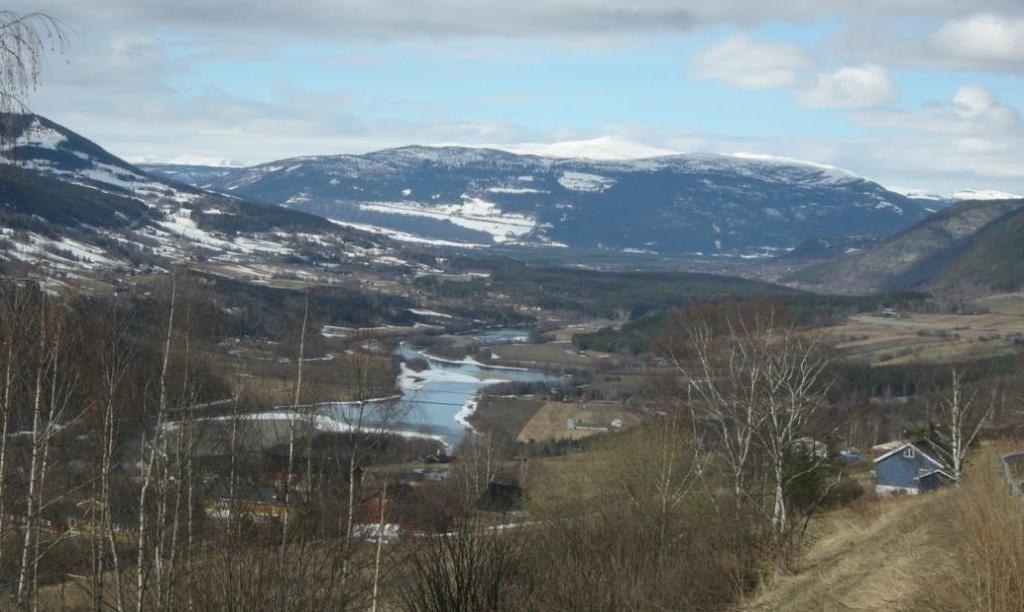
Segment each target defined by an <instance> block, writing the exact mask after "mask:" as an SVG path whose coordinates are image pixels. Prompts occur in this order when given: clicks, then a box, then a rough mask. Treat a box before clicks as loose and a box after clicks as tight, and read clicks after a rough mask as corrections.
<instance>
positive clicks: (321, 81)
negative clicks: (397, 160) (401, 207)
mask: <svg viewBox="0 0 1024 612" xmlns="http://www.w3.org/2000/svg"><path fill="white" fill-rule="evenodd" d="M8 8H9V9H10V10H13V11H15V12H20V13H25V12H31V11H43V12H46V13H48V14H49V15H51V16H53V17H55V18H57V19H59V20H61V21H62V22H63V23H64V24H65V26H66V27H67V28H68V30H69V32H70V44H69V45H68V46H67V48H66V50H65V52H64V53H63V54H62V55H61V54H57V53H50V54H49V55H48V56H47V65H46V67H45V69H44V71H43V74H42V84H41V86H40V87H39V88H38V89H37V90H36V91H35V92H34V93H33V94H32V97H31V99H30V102H31V106H32V108H33V110H35V111H36V112H39V113H40V114H43V115H45V116H47V117H49V118H51V119H53V120H55V121H57V122H59V123H62V124H64V125H65V126H67V127H69V128H71V129H73V130H75V131H77V132H79V133H81V134H83V135H85V136H86V137H88V138H90V139H92V140H95V141H96V142H98V143H99V144H101V145H102V146H104V147H105V148H107V149H108V150H110V151H111V152H113V153H115V154H117V155H120V156H122V157H125V158H127V159H129V160H132V161H155V162H181V163H218V164H221V163H231V164H235V165H239V164H254V163H259V162H265V161H270V160H274V159H280V158H285V157H292V156H299V155H321V154H336V153H362V152H367V151H372V150H378V149H383V148H389V147H395V146H403V145H409V144H423V145H440V144H461V145H469V146H494V147H499V148H504V149H508V150H513V151H520V152H534V153H542V154H555V155H572V154H584V155H587V156H591V157H641V156H647V155H658V154H666V153H672V152H679V153H686V152H712V153H737V152H746V153H756V154H763V155H776V156H783V157H790V158H796V159H805V160H810V161H814V162H818V163H825V164H831V165H836V166H840V167H843V168H847V169H849V170H851V171H853V172H856V173H858V174H861V175H864V176H867V177H869V178H872V179H875V180H878V181H880V182H882V183H883V184H885V185H886V186H890V187H894V188H902V189H920V190H925V191H931V192H939V193H945V192H949V191H953V190H956V189H961V188H975V189H995V190H1002V191H1007V192H1011V193H1024V163H1022V162H1024V122H1022V119H1021V112H1022V110H1024V80H1022V78H1021V77H1022V76H1024V1H1021V0H970V1H964V0H774V1H772V2H765V1H764V0H516V1H515V2H512V1H508V0H502V1H498V2H495V1H491V0H304V1H301V2H290V3H289V2H280V1H278V0H273V1H265V0H257V1H252V2H236V1H231V0H220V1H218V2H212V1H210V0H177V1H175V2H169V1H167V0H89V1H88V2H84V1H82V0H33V1H31V2H27V1H22V0H14V1H13V2H9V3H8Z"/></svg>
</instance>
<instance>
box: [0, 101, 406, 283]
mask: <svg viewBox="0 0 1024 612" xmlns="http://www.w3.org/2000/svg"><path fill="white" fill-rule="evenodd" d="M3 125H4V127H5V129H6V130H7V131H8V133H9V134H10V135H11V139H10V141H9V142H11V144H10V145H8V146H7V150H6V151H4V152H3V153H4V155H3V162H4V163H3V166H2V167H0V265H2V266H12V265H13V266H17V265H30V266H42V267H45V268H46V269H47V270H49V271H50V272H55V273H57V276H61V275H63V276H69V277H70V276H77V275H80V274H84V273H90V274H93V275H94V276H95V274H108V275H113V276H114V277H116V276H117V275H118V274H122V273H132V272H139V271H147V270H153V269H167V268H168V267H169V266H170V265H171V264H172V263H173V262H177V261H190V262H208V263H211V264H258V265H268V264H273V263H274V262H281V261H289V262H293V263H294V262H301V261H303V260H309V259H317V260H318V261H331V260H332V259H333V260H337V259H339V258H341V259H343V260H344V261H345V262H347V263H348V262H353V261H364V262H377V261H380V260H381V259H383V258H386V257H387V256H388V250H387V247H386V245H384V244H382V243H387V242H388V241H387V240H383V239H381V238H374V237H372V236H370V235H368V234H365V233H361V232H356V231H354V230H350V229H346V228H343V227H339V226H338V225H336V224H333V223H330V222H329V221H327V220H325V219H323V218H322V217H318V216H315V215H311V214H307V213H303V212H300V211H293V210H288V209H285V208H281V207H278V206H267V205H264V204H255V203H251V202H247V201H245V200H243V199H240V198H237V197H232V196H226V195H223V194H219V193H213V192H209V191H205V190H203V189H199V188H196V187H192V186H188V185H185V184H183V183H177V182H173V181H170V180H168V179H166V178H163V177H158V176H154V175H151V174H149V173H147V172H145V171H143V170H141V169H139V168H138V167H136V166H133V165H132V164H129V163H127V162H125V161H124V160H122V159H119V158H117V157H115V156H114V155H111V154H110V153H108V152H107V151H105V150H104V149H102V148H101V147H100V146H99V145H97V144H95V143H93V142H91V141H89V140H87V139H85V138H83V137H82V136H80V135H78V134H76V133H74V132H72V131H71V130H68V129H67V128H65V127H62V126H60V125H58V124H56V123H54V122H52V121H49V120H47V119H45V118H43V117H39V116H35V115H8V116H5V117H3ZM254 274H256V275H258V273H255V272H254Z"/></svg>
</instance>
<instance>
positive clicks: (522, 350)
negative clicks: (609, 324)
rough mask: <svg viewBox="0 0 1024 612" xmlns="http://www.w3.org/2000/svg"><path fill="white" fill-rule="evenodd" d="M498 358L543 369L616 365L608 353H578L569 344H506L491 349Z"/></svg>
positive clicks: (506, 361)
mask: <svg viewBox="0 0 1024 612" xmlns="http://www.w3.org/2000/svg"><path fill="white" fill-rule="evenodd" d="M491 352H493V353H494V354H495V355H497V356H498V359H497V360H496V361H497V362H498V363H517V364H524V365H539V366H541V367H551V366H567V367H581V368H586V367H592V366H598V365H605V364H608V363H614V362H616V361H617V360H615V359H614V358H613V357H612V356H611V355H609V354H608V353H599V352H597V351H586V352H577V351H576V350H575V349H574V348H573V346H572V344H571V343H569V342H548V343H546V344H505V345H502V346H496V347H494V348H493V349H491Z"/></svg>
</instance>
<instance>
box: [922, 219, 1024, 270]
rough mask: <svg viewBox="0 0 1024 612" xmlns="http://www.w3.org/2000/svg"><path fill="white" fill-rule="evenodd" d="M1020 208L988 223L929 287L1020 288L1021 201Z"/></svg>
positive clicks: (1023, 254) (1023, 262)
mask: <svg viewBox="0 0 1024 612" xmlns="http://www.w3.org/2000/svg"><path fill="white" fill-rule="evenodd" d="M1020 202H1021V207H1020V208H1018V209H1017V210H1014V211H1013V212H1011V213H1008V214H1007V215H1004V216H1003V217H1001V218H1000V219H999V220H997V221H995V222H993V223H990V224H989V225H987V226H986V227H984V228H983V229H982V230H981V231H980V232H978V233H977V234H976V235H975V236H974V237H973V238H972V239H971V240H969V241H968V243H967V244H966V245H964V248H963V249H962V250H961V252H960V253H958V254H957V255H956V256H955V257H953V258H951V259H950V261H949V262H948V263H946V264H945V265H944V266H942V268H941V270H940V271H939V273H938V274H936V275H935V277H934V278H932V279H930V280H929V282H928V284H929V285H931V286H935V287H939V286H969V285H974V286H987V287H992V288H995V289H1006V290H1010V289H1019V288H1020V287H1022V286H1024V200H1022V201H1020Z"/></svg>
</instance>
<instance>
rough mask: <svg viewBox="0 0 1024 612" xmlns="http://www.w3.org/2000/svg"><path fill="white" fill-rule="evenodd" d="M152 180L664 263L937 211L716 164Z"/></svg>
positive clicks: (799, 173) (520, 161)
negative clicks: (641, 255) (641, 254)
mask: <svg viewBox="0 0 1024 612" xmlns="http://www.w3.org/2000/svg"><path fill="white" fill-rule="evenodd" d="M146 169H147V170H148V171H150V172H152V173H155V174H161V175H163V176H167V177H173V178H176V179H179V180H189V181H190V182H192V183H194V184H199V185H203V186H208V187H209V188H211V189H218V190H222V191H224V192H225V193H231V194H234V195H239V196H243V197H246V198H249V199H253V200H256V201H260V202H265V203H276V204H282V205H284V206H288V207H290V208H294V209H297V210H304V211H308V212H313V213H316V214H319V215H323V216H325V217H330V218H333V219H338V220H341V221H345V222H348V223H358V224H364V225H371V226H377V227H381V228H388V229H389V230H391V231H402V232H407V233H411V234H414V235H418V236H420V237H425V238H430V239H443V240H453V241H463V242H472V243H480V244H505V245H545V244H546V245H560V246H572V247H586V248H605V249H613V250H619V251H630V250H642V251H656V252H661V253H698V252H699V253H732V254H735V253H757V252H761V253H766V252H771V251H772V250H777V249H784V248H790V247H794V246H796V245H797V244H799V243H801V242H803V241H805V240H808V239H811V238H821V237H832V236H840V235H844V234H850V233H856V234H889V233H892V232H895V231H898V230H900V229H903V228H905V227H908V226H910V225H912V224H913V223H914V222H916V221H918V220H920V219H922V218H924V217H925V216H927V215H928V214H929V213H930V210H931V209H930V208H929V207H933V208H934V207H935V206H936V205H935V203H934V202H928V201H921V200H914V199H910V198H907V197H905V196H902V195H900V194H897V193H894V192H891V191H888V190H886V189H885V188H884V187H882V186H881V185H878V184H877V183H874V182H872V181H869V180H866V179H864V178H862V177H859V176H856V175H854V174H852V173H849V172H846V171H843V170H839V169H836V168H830V167H826V166H820V165H814V164H809V163H802V162H793V161H788V160H776V159H761V158H756V159H755V158H748V157H733V156H722V155H674V156H667V157H656V158H650V159H643V160H635V161H591V160H584V159H558V158H547V157H538V156H532V155H516V154H513V153H508V152H504V151H497V150H491V149H472V148H460V147H442V148H430V147H405V148H400V149H391V150H385V151H378V152H375V153H368V154H366V155H336V156H323V157H300V158H294V159H287V160H281V161H278V162H273V163H269V164H262V165H259V166H253V167H251V168H241V169H235V170H229V171H225V170H224V169H223V168H203V167H182V166H169V167H160V166H146Z"/></svg>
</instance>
